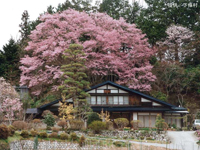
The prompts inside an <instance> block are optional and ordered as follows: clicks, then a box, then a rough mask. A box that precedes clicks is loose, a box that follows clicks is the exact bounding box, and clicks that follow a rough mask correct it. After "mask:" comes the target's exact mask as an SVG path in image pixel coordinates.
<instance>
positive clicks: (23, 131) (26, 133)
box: [20, 130, 29, 138]
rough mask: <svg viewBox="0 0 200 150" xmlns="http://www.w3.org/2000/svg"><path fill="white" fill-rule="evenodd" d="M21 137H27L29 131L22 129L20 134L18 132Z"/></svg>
mask: <svg viewBox="0 0 200 150" xmlns="http://www.w3.org/2000/svg"><path fill="white" fill-rule="evenodd" d="M20 135H21V136H22V137H23V138H28V137H29V133H28V131H27V130H22V132H21V134H20Z"/></svg>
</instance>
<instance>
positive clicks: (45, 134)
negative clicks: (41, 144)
mask: <svg viewBox="0 0 200 150" xmlns="http://www.w3.org/2000/svg"><path fill="white" fill-rule="evenodd" d="M40 137H41V138H47V137H48V135H47V133H46V132H41V133H40Z"/></svg>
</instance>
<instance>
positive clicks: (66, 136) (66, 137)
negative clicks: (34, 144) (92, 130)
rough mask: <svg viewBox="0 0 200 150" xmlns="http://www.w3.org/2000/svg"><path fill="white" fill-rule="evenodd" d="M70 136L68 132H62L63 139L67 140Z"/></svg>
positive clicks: (61, 137)
mask: <svg viewBox="0 0 200 150" xmlns="http://www.w3.org/2000/svg"><path fill="white" fill-rule="evenodd" d="M68 138H69V136H68V134H67V133H61V134H60V139H61V140H67V139H68Z"/></svg>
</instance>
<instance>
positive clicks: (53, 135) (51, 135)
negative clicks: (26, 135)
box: [49, 132, 58, 138]
mask: <svg viewBox="0 0 200 150" xmlns="http://www.w3.org/2000/svg"><path fill="white" fill-rule="evenodd" d="M49 137H50V138H58V133H57V132H53V133H51V134H50V135H49Z"/></svg>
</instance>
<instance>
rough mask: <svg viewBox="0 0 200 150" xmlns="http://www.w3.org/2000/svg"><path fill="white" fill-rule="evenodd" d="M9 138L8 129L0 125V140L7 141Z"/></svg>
mask: <svg viewBox="0 0 200 150" xmlns="http://www.w3.org/2000/svg"><path fill="white" fill-rule="evenodd" d="M8 136H9V129H8V127H7V126H6V125H4V124H3V125H0V139H7V138H8Z"/></svg>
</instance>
